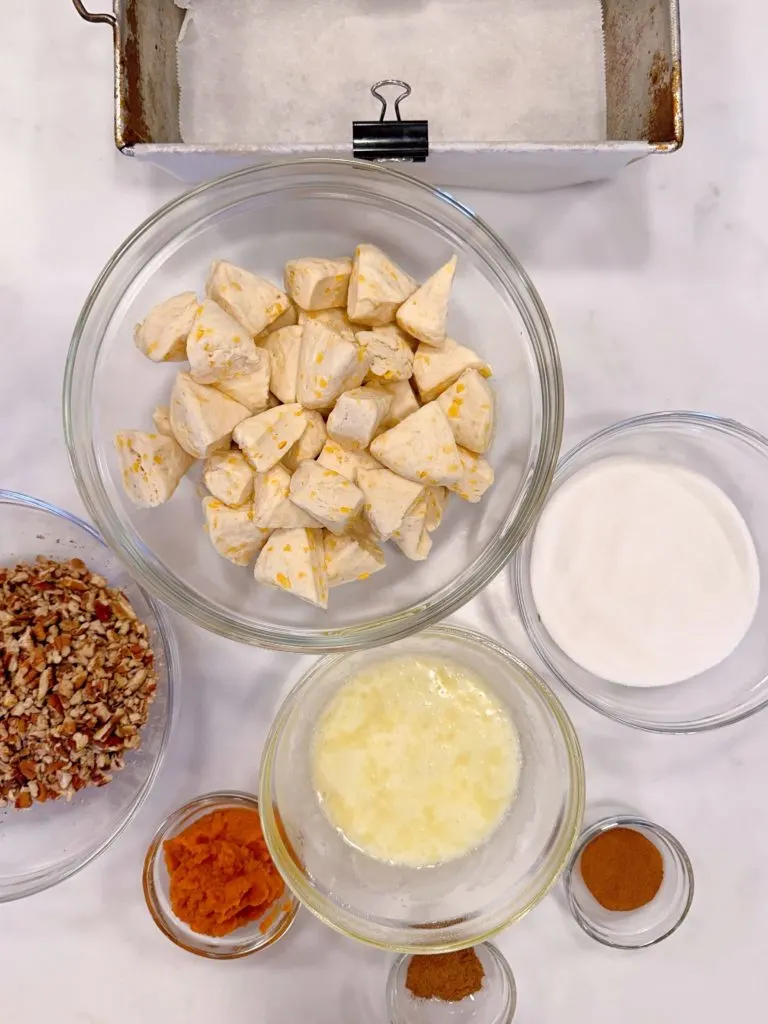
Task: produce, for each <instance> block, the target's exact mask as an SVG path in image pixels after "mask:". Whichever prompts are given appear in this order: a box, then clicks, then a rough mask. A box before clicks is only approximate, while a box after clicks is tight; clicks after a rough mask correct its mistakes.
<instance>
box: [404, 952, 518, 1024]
mask: <svg viewBox="0 0 768 1024" xmlns="http://www.w3.org/2000/svg"><path fill="white" fill-rule="evenodd" d="M475 947H482V948H483V949H484V950H485V951H486V952H487V953H488V955H489V956H490V957H491V959H492V960H493V961H494V963H495V964H496V966H497V967H498V968H499V970H500V971H501V975H502V977H503V978H504V979H505V981H506V983H507V988H508V991H507V1003H506V1007H505V1008H504V1009H505V1012H504V1016H503V1017H502V1016H498V1017H497V1018H496V1019H495V1020H494V1021H493V1022H492V1024H510V1021H511V1020H513V1019H514V1016H515V1013H516V1012H517V982H516V981H515V975H514V972H513V971H512V967H511V966H510V964H509V961H508V960H507V958H506V957H505V956H504V954H503V953H502V952H501V950H500V949H499V947H498V946H497V945H496V944H495V943H494V942H477V943H475ZM475 947H469V948H475ZM419 955H420V954H418V953H401V954H400V955H399V956H397V957H396V959H395V961H394V963H393V964H392V966H391V967H390V969H389V974H388V975H387V989H386V999H387V1016H388V1017H389V1021H390V1024H402V1017H401V1016H400V1015H399V1014H398V1013H397V1010H396V1007H395V997H396V995H397V994H398V992H399V991H400V985H399V983H398V974H399V972H400V969H401V968H402V966H403V964H404V963H405V961H406V960H410V958H411V957H412V956H419Z"/></svg>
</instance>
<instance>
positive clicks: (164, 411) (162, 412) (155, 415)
mask: <svg viewBox="0 0 768 1024" xmlns="http://www.w3.org/2000/svg"><path fill="white" fill-rule="evenodd" d="M152 422H153V423H154V425H155V430H156V431H157V433H158V434H165V436H166V437H173V429H172V428H171V416H170V410H169V408H168V406H167V405H156V406H155V408H154V409H153V410H152Z"/></svg>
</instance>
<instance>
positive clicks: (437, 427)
mask: <svg viewBox="0 0 768 1024" xmlns="http://www.w3.org/2000/svg"><path fill="white" fill-rule="evenodd" d="M371 455H373V457H374V458H375V459H378V460H379V462H381V463H383V464H384V465H385V466H386V467H387V469H391V470H392V472H393V473H397V474H398V476H404V477H405V478H406V480H413V481H414V482H415V483H417V484H424V485H425V486H426V485H432V486H436V487H437V486H447V485H448V484H452V483H455V482H456V481H457V480H459V479H461V476H462V466H461V459H460V458H459V450H458V448H457V446H456V442H455V441H454V439H453V433H452V431H451V428H450V426H449V424H448V420H447V419H446V416H445V413H444V412H443V410H442V409H441V408H440V406H439V405H438V404H437V402H430V403H429V404H428V405H424V406H422V407H421V409H419V410H418V411H417V412H414V413H411V415H410V416H407V417H406V418H405V419H404V420H403V421H402V422H401V423H398V424H397V426H396V427H392V428H391V429H390V430H386V431H385V432H384V433H383V434H379V436H378V437H377V438H376V439H375V440H374V441H373V443H372V444H371Z"/></svg>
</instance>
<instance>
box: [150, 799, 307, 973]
mask: <svg viewBox="0 0 768 1024" xmlns="http://www.w3.org/2000/svg"><path fill="white" fill-rule="evenodd" d="M229 807H235V808H244V809H245V810H249V811H255V812H256V813H257V814H258V812H259V801H258V800H257V799H256V797H254V796H250V795H249V794H248V793H239V792H220V793H208V794H206V795H205V796H199V797H196V798H195V799H194V800H191V801H190V802H189V803H188V804H185V805H184V806H183V807H181V808H179V810H178V811H174V812H173V814H170V815H169V816H168V817H167V818H166V819H165V821H164V822H163V823H162V825H161V826H160V828H159V829H158V830H157V832H156V833H155V835H154V837H153V839H152V842H151V843H150V844H149V849H148V850H147V855H146V857H145V858H144V871H143V875H142V884H143V888H144V899H145V900H146V902H147V908H148V909H149V912H150V914H151V915H152V919H153V920H154V922H155V924H156V925H157V927H158V928H159V929H160V931H161V932H162V933H163V935H166V936H167V937H168V938H169V939H170V940H171V942H174V943H175V944H176V945H177V946H180V947H181V949H186V950H187V952H188V953H195V954H196V955H197V956H203V957H207V958H208V959H210V960H237V959H239V958H240V957H244V956H248V955H249V954H250V953H255V952H257V950H259V949H266V948H267V946H271V945H272V944H273V943H275V942H277V940H278V939H280V938H282V936H283V935H285V933H286V932H287V931H288V929H289V928H290V927H291V925H292V924H293V921H294V919H295V917H296V914H297V912H298V909H299V904H298V901H297V900H296V899H295V898H294V897H293V896H292V895H291V893H290V891H289V890H286V891H285V892H284V893H283V895H282V896H281V897H280V899H279V900H278V901H277V903H276V904H275V905H273V906H272V907H270V908H269V909H268V910H267V911H266V913H265V914H263V915H262V917H261V918H259V920H258V921H253V922H251V923H250V924H247V925H245V927H243V928H238V929H237V931H234V932H232V933H231V934H230V935H224V936H222V937H216V936H211V935H201V934H199V933H198V932H194V931H192V929H191V928H190V927H189V925H186V924H185V923H184V922H183V921H181V920H179V918H178V917H176V915H175V914H174V913H173V910H172V909H171V901H170V895H169V883H170V879H169V876H168V869H167V868H166V866H165V857H164V856H163V843H164V842H165V840H166V839H172V838H173V837H174V836H176V835H178V834H179V832H182V831H183V830H184V829H185V828H187V826H189V825H191V824H192V823H193V822H195V821H197V820H198V819H199V818H202V817H203V816H204V815H206V814H210V813H211V812H212V811H220V810H224V809H226V808H229Z"/></svg>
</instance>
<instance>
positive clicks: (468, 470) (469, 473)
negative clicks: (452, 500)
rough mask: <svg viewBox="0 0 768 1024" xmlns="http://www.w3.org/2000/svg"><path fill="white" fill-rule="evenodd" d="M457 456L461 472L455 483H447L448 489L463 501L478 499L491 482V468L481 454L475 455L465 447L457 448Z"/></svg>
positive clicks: (492, 477) (492, 475)
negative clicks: (459, 459) (459, 460)
mask: <svg viewBox="0 0 768 1024" xmlns="http://www.w3.org/2000/svg"><path fill="white" fill-rule="evenodd" d="M459 456H460V458H461V465H462V468H463V473H462V475H461V478H460V479H459V480H457V481H456V482H455V483H453V484H448V489H449V490H450V491H455V493H456V494H458V496H459V497H460V498H463V499H464V501H471V502H477V501H480V499H481V498H482V496H483V495H484V494H485V492H486V491H487V490H488V488H489V487H490V486H491V484H492V483H493V479H494V474H493V468H492V466H491V465H490V463H489V462H488V461H487V460H486V459H484V458H483V457H482V455H475V453H474V452H471V451H469V450H468V449H467V448H459Z"/></svg>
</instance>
